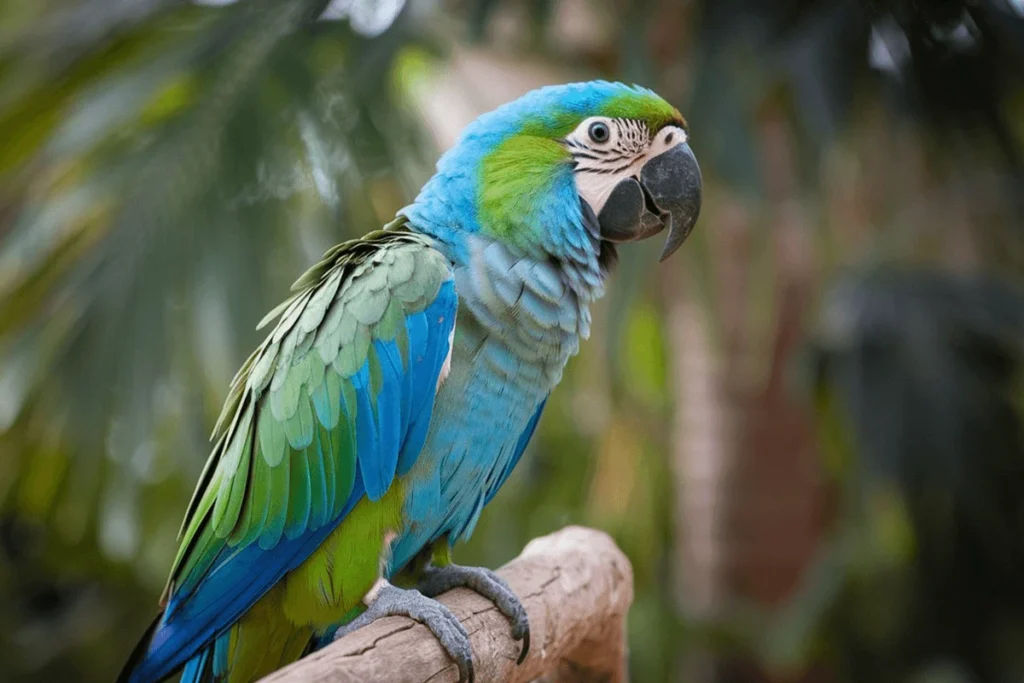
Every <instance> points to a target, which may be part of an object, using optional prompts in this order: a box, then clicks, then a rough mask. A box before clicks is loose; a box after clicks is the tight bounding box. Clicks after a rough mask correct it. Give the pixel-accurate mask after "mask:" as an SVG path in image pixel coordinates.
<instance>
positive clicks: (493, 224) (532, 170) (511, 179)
mask: <svg viewBox="0 0 1024 683" xmlns="http://www.w3.org/2000/svg"><path fill="white" fill-rule="evenodd" d="M570 162H571V157H570V155H569V153H568V152H567V151H566V150H565V148H564V147H562V145H561V144H560V143H558V142H556V141H555V140H552V139H550V138H543V137H536V136H533V135H514V136H512V137H510V138H508V139H507V140H505V141H504V142H502V143H501V144H500V145H498V147H497V148H496V149H495V150H494V151H493V152H491V153H490V154H488V155H487V156H486V157H484V160H483V165H482V167H481V170H480V195H479V198H478V204H477V205H478V207H479V209H478V211H479V215H478V220H479V223H480V226H481V229H482V231H483V232H484V233H486V234H489V235H491V236H493V237H495V238H497V239H500V240H502V241H504V242H507V243H511V244H515V245H517V246H520V247H527V246H529V245H530V244H531V243H533V242H535V241H536V239H537V237H538V234H537V232H538V230H539V229H540V226H539V225H538V224H537V222H536V221H534V220H531V219H532V218H533V217H534V215H535V214H536V212H537V209H538V206H539V204H540V203H541V201H540V198H541V197H542V196H543V195H544V194H545V192H547V191H549V190H550V188H551V186H552V184H553V183H554V182H555V180H556V179H557V178H558V175H559V174H560V173H567V172H571V169H572V166H571V163H570Z"/></svg>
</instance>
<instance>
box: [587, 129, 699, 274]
mask: <svg viewBox="0 0 1024 683" xmlns="http://www.w3.org/2000/svg"><path fill="white" fill-rule="evenodd" d="M701 191H702V184H701V175H700V166H698V165H697V159H696V158H695V157H694V156H693V152H692V151H690V146H689V145H688V144H686V143H685V142H684V143H680V144H678V145H676V146H675V147H672V148H670V149H668V150H666V151H665V152H663V153H661V154H659V155H658V156H656V157H653V158H652V159H650V160H649V161H648V162H647V163H646V164H644V166H643V167H642V168H641V169H640V173H639V177H631V178H626V179H624V180H622V181H620V182H619V184H618V185H616V186H615V189H613V190H612V193H611V195H609V197H608V200H607V201H606V202H605V204H604V206H603V207H602V208H601V213H599V214H598V215H597V223H598V226H599V228H600V233H601V239H606V240H608V241H609V242H636V241H638V240H642V239H647V238H648V237H651V236H653V235H656V234H658V233H659V232H661V231H662V230H665V229H668V239H666V240H665V246H664V247H663V248H662V250H661V258H660V259H659V260H661V261H664V260H665V259H667V258H668V257H669V256H671V255H672V254H673V253H675V251H676V250H677V249H678V248H679V247H680V246H681V245H682V243H683V242H684V241H685V240H686V238H687V237H688V236H689V234H690V232H691V231H692V230H693V226H694V224H695V223H696V222H697V216H699V215H700V201H701Z"/></svg>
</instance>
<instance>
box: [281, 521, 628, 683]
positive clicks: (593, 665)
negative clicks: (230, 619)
mask: <svg viewBox="0 0 1024 683" xmlns="http://www.w3.org/2000/svg"><path fill="white" fill-rule="evenodd" d="M498 573H499V574H500V575H501V576H502V577H504V578H505V580H506V581H508V582H509V584H510V585H511V586H512V589H513V590H514V591H515V592H516V594H517V595H518V596H519V598H520V599H521V600H522V601H523V605H524V606H525V607H526V611H527V613H528V614H529V617H530V631H531V637H532V640H533V642H532V645H531V648H530V655H529V657H527V659H526V661H525V662H523V664H522V665H520V666H517V665H516V659H517V658H518V656H519V650H520V643H517V642H515V641H513V640H512V635H511V633H510V630H509V624H508V621H507V620H506V619H505V617H504V616H502V615H501V614H500V613H499V612H498V610H497V609H496V608H495V607H494V605H493V604H491V602H490V601H488V600H486V599H485V598H482V597H481V596H479V595H477V594H476V593H473V592H472V591H469V590H466V589H463V588H459V589H456V590H454V591H449V592H448V593H445V594H444V595H442V596H441V597H440V600H441V602H443V603H444V604H445V605H447V606H448V607H449V608H450V609H451V610H452V611H453V612H454V613H455V614H456V615H457V616H458V617H459V619H460V620H461V621H462V623H463V625H464V626H465V627H466V630H467V631H468V632H469V634H470V639H471V641H472V644H473V662H474V665H475V671H476V683H492V682H494V683H497V682H498V681H501V682H502V683H506V682H508V683H525V682H526V681H536V680H540V681H552V682H553V681H558V682H559V683H577V682H578V683H582V682H583V681H588V682H590V681H594V682H596V681H601V682H607V683H624V682H625V681H626V680H628V676H627V674H626V635H625V623H626V613H627V612H628V610H629V606H630V604H631V603H632V601H633V569H632V567H631V566H630V563H629V560H628V559H626V556H625V555H624V554H623V553H622V551H621V550H619V548H618V547H617V546H616V545H615V542H614V541H612V539H611V537H609V536H608V535H607V534H605V533H603V532H601V531H596V530H593V529H587V528H584V527H576V526H570V527H566V528H565V529H562V530H561V531H557V532H555V533H553V534H551V535H549V536H543V537H541V538H537V539H534V540H533V541H531V542H530V543H529V544H528V545H527V546H526V548H524V549H523V552H522V554H520V555H519V557H517V558H516V559H514V560H512V562H510V563H509V564H507V565H505V566H504V567H503V568H501V569H500V570H499V571H498ZM458 678H459V676H458V671H457V670H456V668H455V665H454V664H453V663H452V662H451V660H450V659H448V657H447V655H446V654H445V653H444V651H443V650H442V649H441V647H440V645H438V643H437V641H436V640H435V639H434V636H433V635H432V634H431V633H430V632H429V631H428V630H427V628H426V627H425V626H423V625H422V624H419V623H417V622H415V621H412V620H411V619H407V618H404V617H388V618H385V619H380V620H378V621H376V622H374V623H373V624H370V625H369V626H367V627H366V628H363V629H360V630H359V631H356V632H355V633H352V634H350V635H348V636H347V637H345V638H343V639H341V640H339V641H338V642H336V643H333V644H332V645H330V646H328V647H326V648H324V649H323V650H321V651H319V652H315V653H313V654H311V655H309V656H308V657H306V658H304V659H302V660H300V661H298V662H296V663H294V664H292V665H290V666H288V667H285V668H284V669H281V670H280V671H277V672H276V673H274V674H272V675H270V676H268V677H266V678H264V679H263V681H262V682H261V683H300V682H301V683H348V682H350V681H352V682H356V681H358V682H360V683H373V682H381V683H383V682H387V683H426V682H427V681H429V682H430V683H452V682H454V681H457V680H458Z"/></svg>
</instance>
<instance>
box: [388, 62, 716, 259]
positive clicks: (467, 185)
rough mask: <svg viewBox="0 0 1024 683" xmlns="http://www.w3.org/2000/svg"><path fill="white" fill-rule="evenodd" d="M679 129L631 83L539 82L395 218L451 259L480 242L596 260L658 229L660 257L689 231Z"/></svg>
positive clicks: (686, 166)
mask: <svg viewBox="0 0 1024 683" xmlns="http://www.w3.org/2000/svg"><path fill="white" fill-rule="evenodd" d="M687 141H688V132H687V126H686V122H685V121H684V120H683V117H682V116H681V115H680V113H679V111H678V110H677V109H675V108H674V107H672V105H670V104H669V103H668V102H666V101H665V100H664V99H662V98H661V97H659V96H658V95H657V94H655V93H654V92H652V91H651V90H648V89H646V88H642V87H639V86H627V85H624V84H621V83H609V82H605V81H592V82H588V83H572V84H568V85H559V86H548V87H544V88H540V89H538V90H534V91H532V92H529V93H527V94H526V95H523V96H522V97H520V98H519V99H518V100H515V101H513V102H510V103H508V104H506V105H503V106H502V107H499V108H498V109H496V110H494V111H492V112H490V113H487V114H484V115H483V116H481V117H480V118H478V119H477V120H476V121H474V122H473V123H472V124H470V125H469V126H467V127H466V129H465V131H463V134H462V136H461V138H460V140H459V142H458V143H457V144H456V145H455V146H454V147H453V148H452V149H450V150H449V151H448V152H446V153H445V154H444V156H442V157H441V159H440V161H438V165H437V173H436V174H435V175H434V177H433V178H432V179H431V180H430V181H429V182H428V183H427V185H426V186H424V188H423V190H422V192H421V193H420V195H419V197H418V198H417V200H416V202H415V203H414V204H413V205H411V206H410V207H407V208H406V209H404V210H403V212H404V213H405V214H406V215H407V216H408V217H409V218H410V220H411V222H413V223H414V224H416V225H418V226H419V227H421V229H424V230H425V231H427V232H430V233H432V234H434V235H435V236H436V237H437V238H438V239H440V240H441V241H442V242H443V243H446V244H448V245H449V246H450V247H451V248H450V251H452V252H455V253H456V255H457V254H458V252H459V250H460V247H461V246H462V245H463V244H464V242H465V236H466V235H468V234H481V235H484V236H485V237H488V238H490V239H494V240H499V241H501V242H503V243H505V244H506V245H507V246H509V247H511V248H513V249H515V250H517V251H519V252H520V253H524V254H526V255H528V256H532V257H538V258H539V257H551V258H555V259H559V260H562V261H565V260H570V261H575V262H577V263H578V262H581V261H587V260H588V259H590V260H592V261H594V262H595V263H598V262H600V263H601V264H602V268H603V266H604V264H605V263H606V261H607V254H608V253H611V254H614V245H615V244H617V243H622V242H632V241H636V240H642V239H646V238H648V237H651V236H653V235H655V234H657V233H659V232H662V231H667V232H668V237H667V240H666V242H665V245H664V248H663V249H662V253H661V260H665V259H666V258H668V257H669V256H670V255H671V254H672V253H673V252H675V251H676V249H678V248H679V246H680V245H681V244H682V243H683V241H684V240H685V239H686V237H687V236H688V235H689V234H690V231H691V230H692V229H693V226H694V223H695V222H696V220H697V216H698V214H699V213H700V204H701V173H700V168H699V166H698V165H697V160H696V159H695V158H694V156H693V153H692V152H691V151H690V147H689V145H688V143H687Z"/></svg>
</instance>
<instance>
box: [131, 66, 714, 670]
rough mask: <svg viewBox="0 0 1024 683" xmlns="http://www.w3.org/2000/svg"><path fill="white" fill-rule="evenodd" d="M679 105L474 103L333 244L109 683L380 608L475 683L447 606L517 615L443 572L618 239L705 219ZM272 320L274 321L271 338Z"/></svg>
mask: <svg viewBox="0 0 1024 683" xmlns="http://www.w3.org/2000/svg"><path fill="white" fill-rule="evenodd" d="M688 140H689V129H688V126H687V124H686V122H685V120H684V118H683V116H682V115H681V114H680V112H679V110H678V109H676V108H675V107H673V106H672V105H670V104H669V103H668V102H667V101H666V100H665V99H663V98H662V97H660V96H659V95H657V94H656V93H655V92H654V91H652V90H650V89H647V88H644V87H641V86H637V85H626V84H623V83H617V82H609V81H589V82H581V83H570V84H563V85H549V86H545V87H542V88H539V89H536V90H533V91H531V92H528V93H526V94H525V95H523V96H521V97H519V98H518V99H516V100H514V101H512V102H509V103H506V104H504V105H502V106H500V107H498V108H497V109H495V110H493V111H491V112H488V113H486V114H483V115H482V116H480V117H479V118H478V119H476V120H475V121H474V122H472V123H470V124H469V125H468V126H466V127H465V129H464V130H463V131H462V133H461V136H460V137H459V139H458V141H457V142H456V143H455V144H454V145H453V146H452V147H451V148H450V149H449V150H448V151H447V152H445V153H444V154H443V155H442V156H441V157H440V159H439V160H438V162H437V165H436V172H435V173H434V175H433V176H432V177H431V178H430V179H429V180H428V181H427V182H426V184H425V185H424V186H423V187H422V189H421V190H420V192H419V193H418V195H417V196H416V198H415V199H414V200H413V201H412V203H411V204H409V205H408V206H406V207H405V208H403V209H401V210H399V211H398V212H397V213H396V217H395V218H394V220H393V221H391V222H390V223H388V224H386V225H384V226H381V228H379V229H377V230H375V231H372V232H369V233H368V234H366V235H365V236H363V237H362V238H359V239H355V240H351V241H347V242H344V243H342V244H339V245H337V246H334V247H332V248H331V249H329V250H328V251H327V252H326V253H325V254H324V255H323V257H322V259H321V260H320V261H319V262H318V263H316V264H315V265H313V266H312V267H310V268H309V269H308V270H307V271H306V272H305V273H304V274H303V275H301V276H300V277H299V279H298V280H296V281H295V283H294V285H293V286H292V289H291V292H290V293H289V296H288V297H287V298H285V300H284V301H283V303H281V304H280V305H279V306H277V307H276V308H275V309H274V310H272V311H271V312H270V313H269V314H268V315H267V316H266V317H265V318H264V319H263V321H261V322H260V324H259V326H258V328H259V329H263V328H269V332H268V333H267V336H266V338H265V339H264V341H263V342H262V343H261V344H260V345H259V346H258V347H257V348H256V350H255V351H254V352H253V353H252V354H251V355H250V356H249V357H248V359H247V360H246V361H245V362H244V363H243V364H242V367H241V368H240V370H239V371H238V373H237V374H236V375H235V377H234V379H233V380H232V382H231V384H230V389H229V392H228V396H227V398H226V400H225V403H224V406H223V409H222V411H221V414H220V417H219V419H218V420H217V422H216V426H215V427H214V430H213V435H212V437H211V442H212V443H213V446H212V449H211V452H210V455H209V458H208V460H207V463H206V465H205V468H204V469H203V471H202V474H201V475H200V478H199V482H198V484H197V486H196V488H195V493H194V494H193V496H192V499H191V501H190V503H189V504H188V507H187V509H186V512H185V515H184V521H183V522H182V526H181V532H180V535H179V547H178V551H177V554H176V556H175V558H174V560H173V563H172V566H171V570H170V576H169V578H168V581H167V584H166V587H165V589H164V592H163V595H162V597H161V599H160V611H159V614H158V615H157V616H156V618H155V620H154V621H153V623H152V625H151V626H150V627H149V628H148V629H147V630H146V632H145V633H144V635H143V636H142V638H141V640H140V641H139V643H138V645H137V646H136V647H135V649H134V651H133V652H132V653H131V655H130V656H129V658H128V660H127V663H126V664H125V666H124V668H123V669H122V671H121V674H120V676H119V678H118V681H119V683H144V682H149V681H160V680H163V679H165V678H167V677H169V676H171V675H173V674H175V673H177V672H179V671H180V672H181V679H180V680H181V681H183V683H206V682H211V683H248V682H249V681H254V680H257V679H259V678H261V677H263V676H265V675H267V674H269V673H271V672H272V671H274V670H276V669H278V668H281V667H282V666H285V665H286V664H289V663H291V662H293V661H295V660H297V659H299V658H301V657H303V656H304V655H306V654H308V653H310V652H312V651H315V650H317V649H319V648H321V647H324V646H325V645H327V644H329V643H330V642H332V641H333V640H334V639H336V638H339V637H341V636H342V635H345V634H347V633H350V632H352V631H354V630H355V629H358V628H361V627H362V626H365V625H366V624H368V623H370V622H372V621H374V620H375V619H378V618H381V617H383V616H388V615H404V616H408V617H410V618H412V619H414V620H416V621H419V622H421V623H423V624H424V625H426V626H427V628H428V629H429V630H430V632H431V633H432V634H433V636H434V637H436V638H437V640H438V641H439V643H440V645H441V646H442V647H443V648H444V650H445V651H446V653H447V654H448V656H449V657H451V659H452V660H453V662H454V664H455V665H456V666H457V668H458V672H459V680H460V681H463V682H466V681H472V680H473V659H472V649H471V645H470V641H469V637H468V635H467V632H466V630H465V628H464V627H463V626H462V624H461V623H460V622H459V620H458V619H457V618H456V617H455V616H454V615H453V614H452V612H451V611H450V610H449V609H448V608H447V607H445V606H444V605H443V604H442V603H441V602H439V601H437V600H436V599H435V598H436V597H437V596H439V595H440V594H441V593H444V592H445V591H447V590H450V589H452V588H455V587H466V588H469V589H471V590H474V591H476V592H477V593H479V594H480V595H482V596H484V597H486V598H487V599H489V600H491V601H492V602H493V603H494V604H495V605H496V607H497V608H498V609H499V610H500V611H501V612H502V614H503V615H504V616H505V617H507V619H508V620H509V622H510V626H511V630H512V635H513V637H514V638H515V640H516V642H521V653H520V657H519V662H520V663H521V662H522V661H523V660H524V659H525V657H526V654H527V652H528V650H529V621H528V618H527V615H526V611H525V609H524V607H523V605H522V603H521V601H520V600H519V599H518V598H517V596H516V595H515V594H514V592H513V591H512V590H511V588H510V587H509V585H508V584H507V582H505V580H504V579H502V578H501V577H500V576H499V575H498V574H497V573H495V572H493V571H491V570H490V569H487V568H482V567H470V566H463V565H459V564H456V563H455V562H454V561H453V548H454V546H455V545H456V544H457V543H458V542H462V541H465V540H466V539H468V538H469V537H470V536H471V534H472V533H473V530H474V527H475V526H476V524H477V521H478V519H479V518H480V515H481V512H482V510H483V508H484V506H486V505H487V504H488V503H490V502H491V500H492V499H493V498H494V496H495V494H496V493H497V491H498V490H499V489H500V488H501V487H502V485H503V484H504V483H505V482H506V480H507V479H508V478H509V475H510V474H511V472H512V470H513V469H514V468H515V466H516V464H517V463H518V461H519V459H520V456H522V454H523V451H524V450H525V448H526V446H527V444H528V442H529V441H530V439H531V437H532V436H533V434H534V431H535V429H536V427H537V424H538V421H539V420H540V418H541V414H542V413H543V411H544V406H545V403H546V401H547V399H548V396H549V395H550V393H551V392H552V390H553V389H554V388H555V386H556V385H557V384H558V383H559V381H560V379H561V377H562V373H563V370H564V368H565V366H566V363H567V362H568V360H569V358H570V357H572V356H573V355H575V354H576V353H577V352H578V350H579V345H580V343H581V340H585V339H586V338H587V337H588V335H589V332H590V325H591V313H590V306H591V304H592V303H593V302H594V301H596V300H597V299H598V298H599V297H601V296H602V294H603V293H604V288H605V284H606V280H607V279H608V277H609V274H610V272H611V271H612V269H613V266H614V264H615V262H616V259H617V256H616V249H617V245H620V244H623V243H627V242H634V241H638V240H642V239H646V238H648V237H651V236H654V235H656V234H658V233H660V232H662V231H666V232H667V238H666V241H665V244H664V246H663V248H662V251H661V260H662V261H664V260H665V259H667V258H668V257H669V256H670V255H671V254H672V253H674V252H675V251H676V250H677V249H678V248H679V247H680V245H681V244H682V243H683V241H684V240H685V239H686V238H687V236H688V235H689V234H690V232H691V230H692V229H693V227H694V225H695V223H696V221H697V217H698V215H699V213H700V205H701V193H702V179H701V172H700V168H699V165H698V164H697V160H696V158H695V156H694V154H693V152H692V151H691V149H690V146H689V142H688ZM271 323H274V324H273V325H272V326H271Z"/></svg>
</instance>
